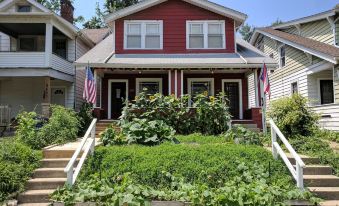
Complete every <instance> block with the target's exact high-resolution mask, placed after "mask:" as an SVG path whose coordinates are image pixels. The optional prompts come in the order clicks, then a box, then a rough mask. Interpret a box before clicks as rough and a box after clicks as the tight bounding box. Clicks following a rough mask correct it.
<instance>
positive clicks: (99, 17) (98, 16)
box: [83, 2, 106, 29]
mask: <svg viewBox="0 0 339 206" xmlns="http://www.w3.org/2000/svg"><path fill="white" fill-rule="evenodd" d="M104 15H105V14H104V13H103V12H102V11H101V9H100V6H99V3H98V2H97V3H96V7H95V16H93V17H92V18H91V19H90V20H88V21H87V22H85V23H84V24H83V27H84V28H86V29H100V28H103V27H106V24H105V21H104Z"/></svg>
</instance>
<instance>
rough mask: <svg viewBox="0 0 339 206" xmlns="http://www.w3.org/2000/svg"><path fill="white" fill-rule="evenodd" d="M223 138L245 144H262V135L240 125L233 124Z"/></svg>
mask: <svg viewBox="0 0 339 206" xmlns="http://www.w3.org/2000/svg"><path fill="white" fill-rule="evenodd" d="M224 136H225V138H226V139H227V140H228V141H229V142H231V141H232V142H235V143H237V144H245V145H259V146H263V143H264V140H265V138H264V136H263V135H262V134H259V133H257V132H252V131H250V130H248V129H246V128H244V127H241V126H234V127H232V129H230V130H229V131H227V132H226V133H225V135H224Z"/></svg>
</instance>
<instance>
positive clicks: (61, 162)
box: [40, 158, 80, 168]
mask: <svg viewBox="0 0 339 206" xmlns="http://www.w3.org/2000/svg"><path fill="white" fill-rule="evenodd" d="M70 160H71V158H56V159H43V160H41V161H40V162H41V168H65V167H66V166H67V164H68V162H69V161H70ZM79 160H80V158H79V159H77V161H76V162H75V165H77V164H78V162H79Z"/></svg>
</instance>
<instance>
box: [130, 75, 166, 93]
mask: <svg viewBox="0 0 339 206" xmlns="http://www.w3.org/2000/svg"><path fill="white" fill-rule="evenodd" d="M143 82H146V83H147V82H158V83H159V90H160V91H159V93H160V94H163V89H162V88H163V87H162V78H136V79H135V84H136V85H135V91H136V92H135V93H136V95H139V94H140V93H141V92H140V91H139V90H140V83H143Z"/></svg>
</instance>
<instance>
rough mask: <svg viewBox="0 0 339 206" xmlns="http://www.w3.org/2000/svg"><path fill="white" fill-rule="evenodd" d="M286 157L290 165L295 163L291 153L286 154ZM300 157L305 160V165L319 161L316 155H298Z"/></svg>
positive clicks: (315, 163)
mask: <svg viewBox="0 0 339 206" xmlns="http://www.w3.org/2000/svg"><path fill="white" fill-rule="evenodd" d="M286 155H287V157H288V159H289V160H290V162H291V164H292V165H295V159H294V158H293V157H292V155H291V154H286ZM300 157H301V159H302V160H303V161H304V162H305V164H306V165H317V164H319V163H320V160H319V158H316V157H307V156H304V155H300Z"/></svg>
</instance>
